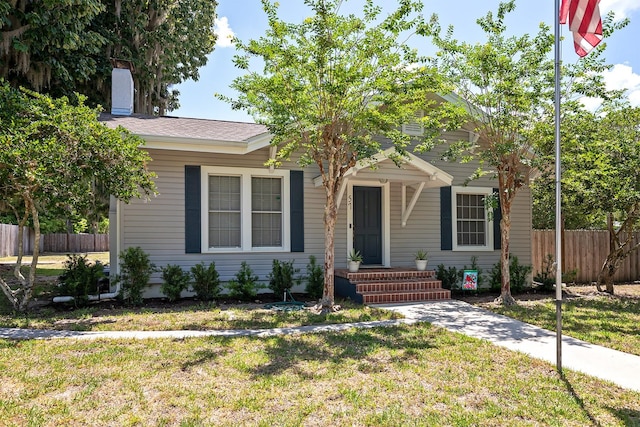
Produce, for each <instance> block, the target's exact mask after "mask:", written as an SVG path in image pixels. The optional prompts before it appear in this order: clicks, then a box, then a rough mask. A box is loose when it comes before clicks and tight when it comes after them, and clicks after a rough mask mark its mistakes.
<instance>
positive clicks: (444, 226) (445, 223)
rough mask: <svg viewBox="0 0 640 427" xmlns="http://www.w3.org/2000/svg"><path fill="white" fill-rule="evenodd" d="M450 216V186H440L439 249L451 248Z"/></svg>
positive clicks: (447, 249)
mask: <svg viewBox="0 0 640 427" xmlns="http://www.w3.org/2000/svg"><path fill="white" fill-rule="evenodd" d="M452 234H453V223H452V216H451V187H440V249H442V250H443V251H450V250H452V249H453V240H452Z"/></svg>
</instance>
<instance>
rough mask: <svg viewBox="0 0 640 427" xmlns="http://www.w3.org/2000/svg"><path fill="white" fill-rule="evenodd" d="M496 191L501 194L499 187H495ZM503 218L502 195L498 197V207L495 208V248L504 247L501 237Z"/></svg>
mask: <svg viewBox="0 0 640 427" xmlns="http://www.w3.org/2000/svg"><path fill="white" fill-rule="evenodd" d="M493 192H494V193H498V194H500V193H499V192H500V190H499V189H498V188H494V189H493ZM501 219H502V210H501V209H500V197H498V207H496V208H495V209H494V210H493V249H496V250H497V249H500V248H502V240H501V239H500V220H501Z"/></svg>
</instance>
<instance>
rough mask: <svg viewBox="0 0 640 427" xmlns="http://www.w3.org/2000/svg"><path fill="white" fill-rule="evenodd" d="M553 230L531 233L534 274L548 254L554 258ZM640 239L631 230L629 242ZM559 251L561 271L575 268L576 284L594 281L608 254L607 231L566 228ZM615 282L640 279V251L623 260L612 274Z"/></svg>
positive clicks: (540, 267) (635, 241) (638, 235)
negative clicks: (631, 234)
mask: <svg viewBox="0 0 640 427" xmlns="http://www.w3.org/2000/svg"><path fill="white" fill-rule="evenodd" d="M555 239H556V237H555V231H554V230H533V231H532V232H531V263H532V265H533V273H534V275H535V274H536V273H537V272H539V271H540V270H541V269H542V263H543V261H544V260H545V259H546V258H547V254H551V255H552V256H553V258H554V259H555V252H556V242H555ZM639 240H640V233H634V236H633V239H632V244H633V243H637V242H638V241H639ZM563 241H564V247H563V248H562V249H563V253H562V264H563V265H562V271H564V272H568V271H572V270H576V271H577V278H576V281H577V282H578V283H590V282H595V281H596V280H597V279H598V273H599V272H600V269H601V268H602V264H603V263H604V260H605V259H606V258H607V255H608V254H609V232H608V231H606V230H565V232H564V238H563ZM614 280H615V281H616V282H631V281H635V280H640V252H638V251H636V252H634V253H633V254H631V255H630V256H629V257H627V259H625V260H624V261H623V262H622V264H621V265H620V268H619V269H618V272H617V273H616V275H615V276H614Z"/></svg>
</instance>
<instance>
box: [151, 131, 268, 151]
mask: <svg viewBox="0 0 640 427" xmlns="http://www.w3.org/2000/svg"><path fill="white" fill-rule="evenodd" d="M138 136H139V137H140V138H142V139H144V140H145V145H144V148H151V149H156V150H174V151H193V152H197V153H219V154H247V153H251V152H253V151H256V150H259V149H261V148H264V147H268V146H269V145H270V143H271V135H270V134H262V135H258V136H257V137H253V138H251V139H249V140H248V141H246V142H245V141H224V140H219V139H198V138H183V137H180V138H178V137H174V136H158V135H140V134H139V135H138Z"/></svg>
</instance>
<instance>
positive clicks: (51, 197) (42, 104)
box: [0, 81, 155, 310]
mask: <svg viewBox="0 0 640 427" xmlns="http://www.w3.org/2000/svg"><path fill="white" fill-rule="evenodd" d="M77 99H78V103H77V104H72V103H70V102H69V100H68V99H67V98H64V97H63V98H58V99H56V98H51V97H49V96H46V95H41V94H38V93H36V92H32V91H28V90H24V89H23V90H17V89H14V88H12V87H11V86H9V84H7V83H6V82H3V81H0V105H2V108H1V109H0V195H1V196H2V200H3V205H2V206H0V209H2V210H11V211H12V212H13V213H14V214H15V216H16V217H17V218H18V219H19V225H21V226H24V225H25V224H26V223H27V220H29V219H31V220H32V221H33V226H34V230H35V235H36V238H35V239H36V241H35V245H34V254H33V262H32V264H31V271H30V274H29V278H28V279H25V278H24V277H23V276H22V273H21V271H20V264H21V260H22V247H20V248H19V254H18V262H17V263H16V268H15V271H14V274H15V276H16V277H17V278H18V279H19V280H20V283H21V287H20V288H19V289H12V288H11V287H9V286H8V285H7V284H6V283H5V282H4V281H2V279H0V288H2V290H3V291H4V293H5V295H7V297H8V298H9V300H10V301H11V303H12V304H13V305H14V307H15V308H16V309H20V310H24V309H26V307H27V304H28V302H29V299H30V297H31V288H32V286H33V280H34V275H35V266H36V264H37V258H38V246H39V239H40V222H39V217H40V214H41V213H42V212H45V211H46V212H48V213H59V214H60V215H64V214H65V213H68V212H74V211H78V210H81V209H85V208H86V206H87V205H89V204H91V203H93V201H94V199H95V189H96V183H98V184H99V185H100V186H101V187H102V188H104V190H105V191H107V192H108V194H111V195H113V196H115V197H116V198H118V199H120V200H123V201H125V202H126V201H129V200H131V199H132V198H134V197H149V196H150V195H153V194H155V184H154V183H153V177H154V174H153V173H151V172H149V171H148V170H147V163H148V162H149V160H150V157H149V155H148V154H147V153H146V152H145V151H143V150H140V149H139V146H140V145H141V144H143V141H142V140H141V139H140V138H138V137H136V136H133V135H131V134H130V133H129V132H128V131H127V130H125V129H123V128H118V129H109V128H107V127H106V126H105V125H104V124H102V123H100V122H98V120H97V119H98V114H99V111H98V110H96V109H92V108H89V107H88V106H86V105H84V100H85V98H84V97H83V96H82V95H77ZM21 229H22V227H21ZM19 241H20V242H21V241H22V239H19Z"/></svg>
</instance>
